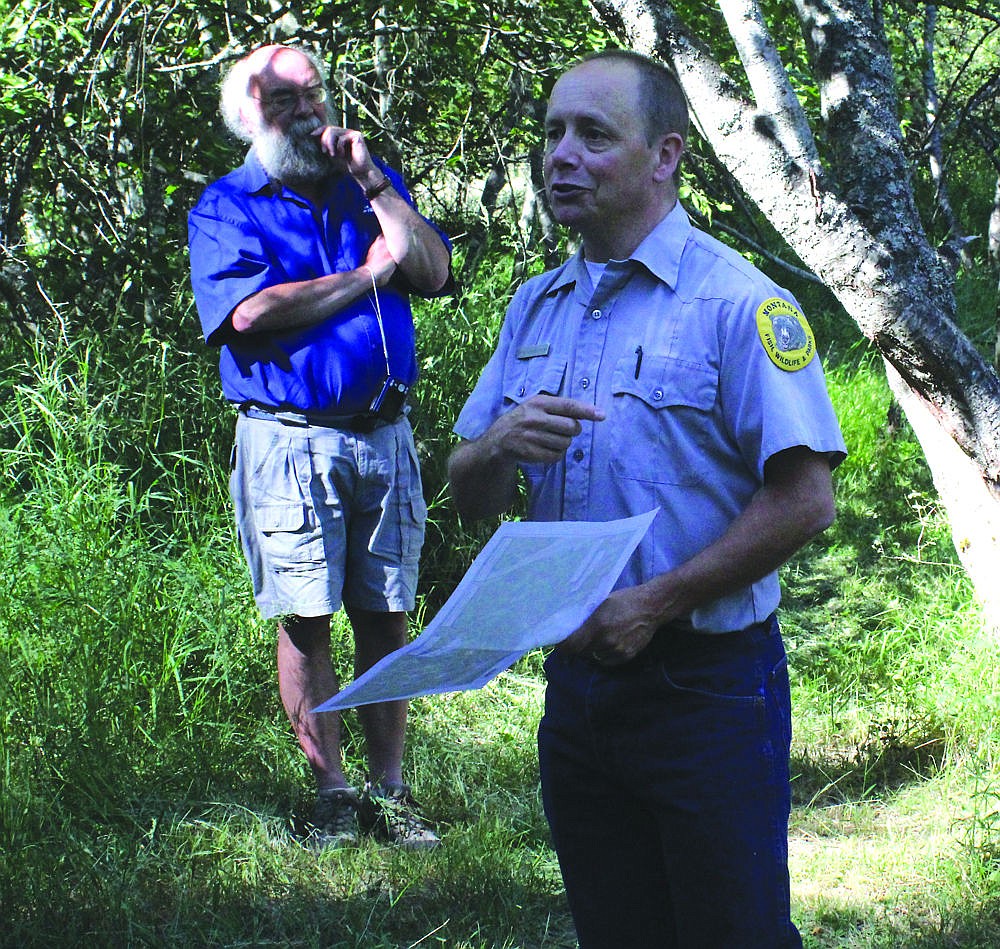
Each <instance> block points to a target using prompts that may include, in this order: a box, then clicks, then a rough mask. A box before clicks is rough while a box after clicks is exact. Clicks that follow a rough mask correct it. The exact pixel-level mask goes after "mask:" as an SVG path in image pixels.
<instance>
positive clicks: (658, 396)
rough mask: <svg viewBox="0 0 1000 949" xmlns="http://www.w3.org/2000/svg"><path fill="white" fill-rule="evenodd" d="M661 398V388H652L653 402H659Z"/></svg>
mask: <svg viewBox="0 0 1000 949" xmlns="http://www.w3.org/2000/svg"><path fill="white" fill-rule="evenodd" d="M662 398H663V390H662V389H654V390H653V401H654V402H659V401H660V400H661V399H662Z"/></svg>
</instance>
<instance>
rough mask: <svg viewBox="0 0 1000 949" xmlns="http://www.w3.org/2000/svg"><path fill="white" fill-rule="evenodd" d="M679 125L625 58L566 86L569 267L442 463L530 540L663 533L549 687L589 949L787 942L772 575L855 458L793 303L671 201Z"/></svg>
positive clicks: (589, 68)
mask: <svg viewBox="0 0 1000 949" xmlns="http://www.w3.org/2000/svg"><path fill="white" fill-rule="evenodd" d="M687 124H688V117H687V106H686V103H685V101H684V96H683V93H682V91H681V89H680V86H679V85H678V83H677V81H676V78H675V77H674V76H673V75H672V74H671V73H670V72H669V71H668V70H666V69H665V68H664V67H663V66H661V65H660V64H658V63H655V62H653V61H651V60H648V59H646V58H645V57H642V56H639V55H637V54H635V53H630V52H625V51H608V52H606V53H603V54H597V55H595V56H593V57H591V58H589V59H585V60H584V61H583V62H582V63H580V64H578V65H576V66H574V67H573V68H571V69H570V70H569V71H568V72H566V73H564V74H563V75H562V76H561V77H560V78H559V80H558V81H557V82H556V84H555V86H554V88H553V90H552V95H551V98H550V100H549V107H548V112H547V115H546V121H545V136H546V150H545V180H546V190H547V194H548V197H549V201H550V203H551V206H552V210H553V214H554V216H555V218H556V220H557V221H558V222H559V223H560V224H563V225H565V226H567V227H569V228H571V229H572V230H573V231H575V232H576V233H577V234H578V235H579V236H580V238H581V240H582V247H581V249H580V251H578V252H577V254H576V255H574V256H573V258H572V259H571V260H570V261H569V262H568V263H566V264H564V265H563V266H562V267H560V268H558V269H557V270H555V271H552V272H551V273H548V274H543V275H541V276H539V277H536V278H534V279H532V280H530V281H528V282H527V283H526V284H525V285H524V286H522V287H520V288H519V289H518V291H517V293H516V294H515V295H514V298H513V300H512V301H511V304H510V306H509V308H508V310H507V317H506V320H505V321H504V325H503V328H502V329H501V332H500V339H499V342H498V344H497V349H496V352H495V353H494V355H493V356H492V357H491V359H490V361H489V363H488V364H487V366H486V368H485V369H484V370H483V373H482V375H481V377H480V379H479V381H478V383H477V384H476V387H475V389H474V390H473V392H472V394H471V396H470V397H469V400H468V401H467V403H466V405H465V407H464V408H463V409H462V412H461V414H460V416H459V418H458V421H457V422H456V424H455V431H456V433H457V434H458V435H460V436H461V437H462V438H463V439H464V441H462V442H461V443H460V444H459V446H458V447H457V448H456V449H455V451H454V452H453V454H452V457H451V459H450V468H449V470H450V477H451V485H452V492H453V495H454V498H455V500H456V503H457V505H458V507H459V509H460V511H461V512H462V513H463V515H464V516H466V517H484V516H496V515H497V514H499V513H501V512H502V511H504V510H506V509H507V508H508V506H509V505H510V504H511V503H512V501H513V500H514V498H515V495H516V492H517V484H518V477H519V474H518V472H521V473H522V474H523V475H524V477H525V479H526V481H527V487H528V515H529V517H530V518H532V519H534V520H580V521H605V520H610V519H614V518H618V517H626V516H631V515H636V514H641V513H645V512H647V511H649V510H651V509H654V508H656V509H658V511H657V515H656V518H655V520H654V521H653V524H652V526H651V528H650V530H649V532H648V534H647V536H646V537H645V538H644V539H643V540H642V542H641V543H640V546H639V548H638V550H637V552H636V554H635V555H634V556H633V558H632V560H631V561H630V563H629V564H628V566H627V567H626V569H625V571H624V572H623V574H622V576H621V578H620V580H619V581H618V584H617V587H616V589H615V590H614V591H613V592H612V593H611V595H610V596H609V597H608V598H607V599H606V600H605V601H604V603H602V604H601V605H600V606H599V607H598V608H597V610H595V612H594V613H593V615H592V616H591V617H590V618H589V619H588V620H587V621H586V622H585V623H584V624H583V626H581V627H580V628H579V629H578V630H576V631H575V632H574V633H573V634H572V635H571V636H570V637H569V638H568V639H567V640H565V641H564V642H563V643H562V644H561V645H560V647H558V648H556V649H555V650H554V651H553V652H552V653H550V655H549V656H548V658H547V660H546V664H545V671H546V678H547V688H546V696H545V713H544V715H543V717H542V721H541V724H540V726H539V734H538V748H539V765H540V771H541V780H542V799H543V803H544V806H545V814H546V817H547V818H548V821H549V825H550V827H551V830H552V837H553V841H554V844H555V848H556V852H557V854H558V857H559V863H560V867H561V869H562V874H563V880H564V883H565V886H566V894H567V897H568V899H569V905H570V909H571V911H572V913H573V920H574V923H575V925H576V929H577V935H578V936H579V940H580V946H581V947H582V949H619V947H622V946H630V947H642V949H654V947H656V949H667V947H670V949H675V947H676V949H721V947H725V949H790V947H801V945H802V943H801V939H800V937H799V933H798V931H797V930H796V928H795V926H794V925H793V923H792V921H791V916H790V896H789V880H788V841H787V831H788V816H789V809H790V802H791V798H790V786H789V742H790V735H791V710H790V699H789V683H788V672H787V663H786V659H785V652H784V647H783V645H782V640H781V636H780V633H779V630H778V624H777V622H776V619H775V615H774V614H775V608H776V607H777V605H778V600H779V586H778V577H777V573H776V571H777V568H778V567H779V566H780V565H781V564H782V563H783V562H784V561H785V560H787V559H788V557H790V556H791V555H792V554H793V553H794V552H795V551H796V550H798V549H799V548H800V547H801V546H802V545H804V544H805V543H807V542H808V541H809V540H810V538H812V537H813V536H814V535H815V534H817V533H818V532H820V531H822V530H824V529H825V528H826V527H827V526H828V525H829V524H830V523H831V521H832V520H833V517H834V502H833V493H832V485H831V470H832V469H833V467H835V466H836V465H837V464H838V463H839V462H840V461H841V460H842V459H843V458H844V456H845V449H844V442H843V439H842V437H841V434H840V429H839V426H838V424H837V420H836V418H835V416H834V413H833V409H832V406H831V404H830V400H829V398H828V396H827V393H826V389H825V385H824V381H823V374H822V370H821V368H820V366H819V360H818V359H817V358H815V357H816V351H815V341H814V339H813V336H812V332H811V330H810V329H809V327H808V324H807V323H806V321H805V319H804V317H803V316H802V314H801V313H800V312H799V309H798V307H797V305H796V304H795V301H794V300H793V299H792V297H791V296H790V295H789V294H788V293H787V292H786V291H784V290H782V289H781V288H780V287H778V286H777V285H775V284H774V283H773V282H772V281H770V280H769V279H768V278H767V277H766V276H765V275H764V274H762V273H760V271H758V270H756V269H755V268H754V267H753V266H751V265H750V264H749V263H748V262H747V261H746V260H744V259H743V258H742V257H741V256H740V255H739V254H737V253H735V252H734V251H733V250H731V249H730V248H728V247H725V246H724V245H722V244H720V243H719V242H718V241H715V240H714V239H712V238H710V237H708V236H707V235H705V234H702V233H700V232H698V231H696V230H695V229H694V228H692V226H691V224H690V221H689V220H688V217H687V215H686V213H685V212H684V210H683V208H682V207H681V206H680V204H679V203H678V201H677V184H676V172H677V167H678V162H679V161H680V158H681V154H682V152H683V148H684V137H685V134H686V131H687ZM788 323H791V324H793V325H794V327H795V329H796V332H794V333H789V332H787V324H788ZM782 330H784V331H782ZM779 337H780V339H781V343H780V345H779V341H778V340H779Z"/></svg>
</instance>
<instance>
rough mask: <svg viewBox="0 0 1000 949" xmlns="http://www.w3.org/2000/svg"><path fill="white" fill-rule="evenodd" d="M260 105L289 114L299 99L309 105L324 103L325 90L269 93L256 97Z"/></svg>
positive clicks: (317, 87) (314, 88)
mask: <svg viewBox="0 0 1000 949" xmlns="http://www.w3.org/2000/svg"><path fill="white" fill-rule="evenodd" d="M255 98H257V99H259V101H260V103H261V105H263V106H264V107H265V108H268V109H271V110H273V111H274V112H291V110H292V109H294V108H295V107H296V106H297V105H298V104H299V101H300V100H301V99H305V100H306V102H307V103H309V105H319V104H320V103H321V102H326V89H325V88H324V87H323V86H310V87H309V88H308V89H302V90H300V91H298V92H292V91H291V90H283V91H281V92H274V93H271V95H269V96H256V97H255Z"/></svg>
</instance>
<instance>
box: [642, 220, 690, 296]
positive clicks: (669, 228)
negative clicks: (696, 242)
mask: <svg viewBox="0 0 1000 949" xmlns="http://www.w3.org/2000/svg"><path fill="white" fill-rule="evenodd" d="M691 230H692V228H691V220H690V219H689V218H688V216H687V211H685V210H684V208H683V207H682V206H681V203H680V201H678V202H676V203H675V204H674V206H673V208H672V209H671V210H670V212H669V213H668V214H667V216H666V217H665V218H663V220H662V221H660V223H659V224H657V225H656V227H654V228H653V230H651V231H650V232H649V234H647V235H646V237H645V238H644V239H643V241H642V243H641V244H640V245H639V246H638V247H637V248H636V249H635V252H634V253H633V254H632V256H631V257H630V258H629V259H630V260H635V261H638V263H640V264H642V265H643V266H644V267H645V268H646V269H647V270H648V271H649V272H650V273H651V274H653V276H654V277H656V278H657V279H658V280H661V281H663V283H665V284H666V285H667V286H668V287H671V288H676V286H677V275H678V273H679V272H680V268H681V256H682V254H683V253H684V245H685V244H686V243H687V239H688V237H689V236H690V234H691Z"/></svg>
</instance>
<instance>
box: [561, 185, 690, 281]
mask: <svg viewBox="0 0 1000 949" xmlns="http://www.w3.org/2000/svg"><path fill="white" fill-rule="evenodd" d="M691 230H692V227H691V220H690V219H689V218H688V215H687V211H685V210H684V208H683V207H682V206H681V203H680V201H678V202H676V203H675V204H674V206H673V208H672V209H671V210H670V211H669V212H668V213H667V215H666V216H665V217H664V218H663V220H662V221H660V223H659V224H657V225H656V227H654V228H653V229H652V230H651V231H650V232H649V233H648V234H647V235H646V237H645V238H643V240H642V243H640V244H639V246H638V247H637V248H636V249H635V251H634V252H633V253H632V255H631V256H630V257H629V258H628V259H629V260H634V261H636V262H637V263H640V264H642V265H643V266H644V267H645V268H646V269H647V270H648V271H649V272H650V273H651V274H652V275H653V276H654V277H656V278H657V279H658V280H661V281H663V283H665V284H666V285H667V286H668V287H676V286H677V275H678V273H679V272H680V266H681V255H682V254H683V252H684V245H685V244H686V243H687V239H688V236H689V235H690V233H691ZM586 266H587V265H586V264H585V263H584V260H583V248H582V247H581V248H580V249H579V250H577V252H576V253H575V254H574V255H573V256H572V257H571V258H570V259H569V260H568V261H566V263H565V264H564V265H563V266H562V267H560V268H559V269H558V270H557V271H556V272H555V275H554V277H553V279H552V283H551V284H550V285H549V289H548V292H549V293H554V292H556V291H558V290H561V289H563V288H564V287H568V286H572V285H573V284H575V283H579V282H580V279H581V277H582V276H583V273H584V271H585V270H586Z"/></svg>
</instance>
